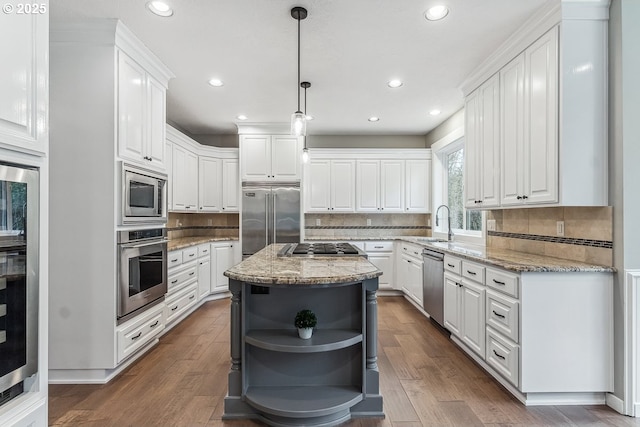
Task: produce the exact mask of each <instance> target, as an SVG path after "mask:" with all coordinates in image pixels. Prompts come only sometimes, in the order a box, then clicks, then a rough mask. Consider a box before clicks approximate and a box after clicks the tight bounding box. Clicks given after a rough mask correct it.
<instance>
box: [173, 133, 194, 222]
mask: <svg viewBox="0 0 640 427" xmlns="http://www.w3.org/2000/svg"><path fill="white" fill-rule="evenodd" d="M172 157H173V167H172V168H171V170H172V176H171V179H172V181H173V183H172V186H171V187H172V190H173V210H175V211H186V212H196V211H197V209H198V155H197V154H195V153H194V152H192V151H189V150H187V149H185V148H184V147H182V146H180V145H178V144H174V145H173V156H172Z"/></svg>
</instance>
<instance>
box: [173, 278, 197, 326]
mask: <svg viewBox="0 0 640 427" xmlns="http://www.w3.org/2000/svg"><path fill="white" fill-rule="evenodd" d="M167 295H168V294H167ZM197 302H198V282H197V281H196V282H194V283H192V284H191V285H189V286H186V287H185V288H184V289H182V290H180V291H179V292H176V293H175V294H172V295H170V296H169V295H168V296H167V298H166V300H165V303H166V315H167V325H169V324H171V323H172V322H173V321H174V320H176V319H177V318H179V317H180V316H181V315H182V314H184V313H186V312H187V311H188V310H189V309H190V308H191V307H193V306H194V305H196V303H197Z"/></svg>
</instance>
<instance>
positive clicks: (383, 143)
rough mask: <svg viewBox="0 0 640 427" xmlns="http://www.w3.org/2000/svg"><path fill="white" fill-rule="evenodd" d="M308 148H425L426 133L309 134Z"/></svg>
mask: <svg viewBox="0 0 640 427" xmlns="http://www.w3.org/2000/svg"><path fill="white" fill-rule="evenodd" d="M307 147H308V148H425V140H424V135H309V136H307Z"/></svg>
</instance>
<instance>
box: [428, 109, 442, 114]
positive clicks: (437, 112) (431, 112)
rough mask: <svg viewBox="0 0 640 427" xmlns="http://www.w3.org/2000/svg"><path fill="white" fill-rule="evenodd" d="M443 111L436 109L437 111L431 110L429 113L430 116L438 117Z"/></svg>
mask: <svg viewBox="0 0 640 427" xmlns="http://www.w3.org/2000/svg"><path fill="white" fill-rule="evenodd" d="M441 112H442V111H440V110H438V109H436V110H431V111H429V114H431V115H432V116H437V115H438V114H440V113H441Z"/></svg>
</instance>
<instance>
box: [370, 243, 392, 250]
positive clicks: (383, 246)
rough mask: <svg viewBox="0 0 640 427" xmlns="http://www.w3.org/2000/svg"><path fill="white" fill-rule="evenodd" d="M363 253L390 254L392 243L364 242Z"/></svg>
mask: <svg viewBox="0 0 640 427" xmlns="http://www.w3.org/2000/svg"><path fill="white" fill-rule="evenodd" d="M364 251H365V252H392V251H393V242H364Z"/></svg>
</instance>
